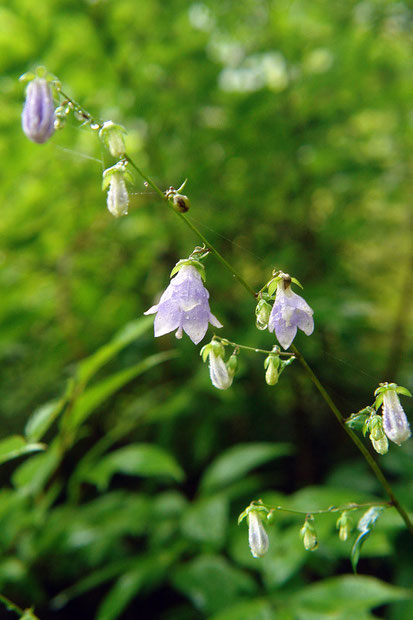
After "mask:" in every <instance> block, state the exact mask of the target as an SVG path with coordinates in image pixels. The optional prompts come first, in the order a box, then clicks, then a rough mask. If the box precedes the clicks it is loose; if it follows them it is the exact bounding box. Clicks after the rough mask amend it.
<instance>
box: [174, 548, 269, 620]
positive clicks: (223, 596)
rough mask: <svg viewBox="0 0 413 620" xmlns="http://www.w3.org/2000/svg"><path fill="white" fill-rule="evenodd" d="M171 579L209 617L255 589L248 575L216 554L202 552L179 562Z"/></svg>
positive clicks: (255, 585) (252, 592) (250, 593)
mask: <svg viewBox="0 0 413 620" xmlns="http://www.w3.org/2000/svg"><path fill="white" fill-rule="evenodd" d="M172 581H173V584H174V586H175V587H176V588H177V589H178V590H180V591H181V592H183V593H184V594H186V596H188V598H190V599H191V600H192V602H193V604H194V605H195V606H196V607H197V608H198V609H200V610H201V611H202V612H204V613H205V614H208V616H209V614H211V613H217V612H218V611H220V610H221V609H223V608H225V607H226V606H228V605H231V604H232V603H235V602H236V601H239V598H240V597H241V596H245V597H249V596H250V595H252V594H254V593H255V592H256V590H257V584H256V583H255V581H254V579H252V577H250V575H248V574H247V573H246V572H244V571H241V570H239V569H238V568H234V567H233V566H232V565H231V564H230V563H229V562H228V561H227V560H226V559H224V558H223V557H221V556H217V555H203V556H200V557H198V558H196V559H195V560H193V561H191V562H187V563H186V564H183V565H181V566H180V567H179V568H177V569H176V570H175V573H174V575H173V577H172Z"/></svg>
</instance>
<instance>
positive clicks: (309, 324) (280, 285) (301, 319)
mask: <svg viewBox="0 0 413 620" xmlns="http://www.w3.org/2000/svg"><path fill="white" fill-rule="evenodd" d="M291 284H296V285H298V286H300V287H301V288H302V286H301V284H300V283H299V281H298V280H297V279H296V278H292V277H291V276H290V275H289V274H287V273H283V272H282V271H274V273H273V277H272V278H271V280H270V281H269V282H268V283H267V284H266V285H265V287H264V289H262V290H261V291H260V293H259V297H260V299H259V301H258V304H257V307H256V310H255V315H256V325H257V327H258V329H262V330H263V329H266V328H268V330H269V331H270V332H275V335H276V337H277V340H278V342H279V343H280V345H281V346H282V347H283V348H284V349H288V348H289V347H290V346H291V343H292V342H293V340H294V338H295V336H296V334H297V329H301V330H302V331H303V332H304V333H305V334H306V335H307V336H309V335H310V334H312V333H313V330H314V319H313V310H312V309H311V308H310V306H309V305H308V304H307V302H306V301H305V300H304V299H303V298H302V297H300V295H297V293H294V292H293V291H292V290H291ZM265 289H266V290H267V292H264V291H265ZM271 302H273V304H272V306H271Z"/></svg>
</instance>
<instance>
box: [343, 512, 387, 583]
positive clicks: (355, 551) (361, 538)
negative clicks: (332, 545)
mask: <svg viewBox="0 0 413 620" xmlns="http://www.w3.org/2000/svg"><path fill="white" fill-rule="evenodd" d="M383 510H384V508H383V507H382V506H374V507H373V508H369V510H367V512H365V513H364V515H363V516H362V517H361V519H360V520H359V522H358V525H357V529H358V530H359V531H360V534H359V535H358V537H357V538H356V540H355V542H354V544H353V547H352V549H351V554H350V559H351V565H352V567H353V571H354V572H357V564H358V561H359V558H360V552H361V548H362V546H363V544H364V543H365V541H366V540H367V538H368V537H369V535H370V533H371V531H372V530H373V528H374V526H375V525H376V521H377V519H378V518H379V517H380V515H381V514H382V513H383Z"/></svg>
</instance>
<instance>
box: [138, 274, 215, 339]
mask: <svg viewBox="0 0 413 620" xmlns="http://www.w3.org/2000/svg"><path fill="white" fill-rule="evenodd" d="M208 298H209V293H208V291H207V290H206V288H205V287H204V285H203V283H202V276H201V274H200V272H199V271H198V269H197V268H196V267H194V266H193V265H191V264H184V265H183V266H182V267H180V269H179V271H178V273H177V274H176V275H175V276H174V277H173V278H172V280H171V283H170V285H169V286H168V288H167V289H166V291H165V292H164V293H163V295H162V297H161V299H160V300H159V303H158V304H156V305H155V306H152V308H149V310H147V311H146V312H145V314H155V312H156V313H157V314H156V318H155V323H154V329H155V337H158V336H163V335H164V334H167V333H169V332H172V331H174V330H175V329H176V330H177V331H176V334H175V336H176V337H177V338H182V331H184V332H185V333H186V334H188V336H189V337H190V339H191V340H192V342H193V343H194V344H198V342H201V340H202V338H203V337H204V336H205V334H206V331H207V329H208V323H211V325H214V326H215V327H222V325H221V323H220V322H219V321H218V319H217V318H216V317H215V316H214V315H213V314H212V313H211V311H210V309H209V303H208Z"/></svg>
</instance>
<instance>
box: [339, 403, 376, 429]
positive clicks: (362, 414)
mask: <svg viewBox="0 0 413 620" xmlns="http://www.w3.org/2000/svg"><path fill="white" fill-rule="evenodd" d="M372 411H374V410H373V407H365V408H364V409H361V410H360V411H357V413H352V414H351V415H350V417H348V418H347V420H345V423H346V424H347V426H349V427H350V428H351V429H353V430H354V431H359V432H360V431H363V428H364V424H365V423H366V421H368V418H369V417H370V413H371V412H372Z"/></svg>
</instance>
